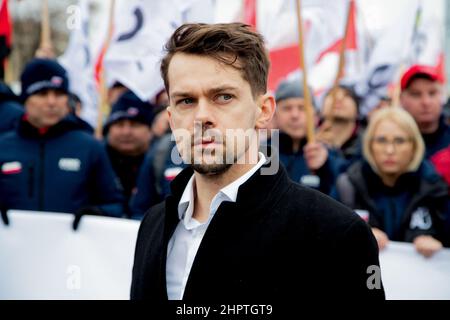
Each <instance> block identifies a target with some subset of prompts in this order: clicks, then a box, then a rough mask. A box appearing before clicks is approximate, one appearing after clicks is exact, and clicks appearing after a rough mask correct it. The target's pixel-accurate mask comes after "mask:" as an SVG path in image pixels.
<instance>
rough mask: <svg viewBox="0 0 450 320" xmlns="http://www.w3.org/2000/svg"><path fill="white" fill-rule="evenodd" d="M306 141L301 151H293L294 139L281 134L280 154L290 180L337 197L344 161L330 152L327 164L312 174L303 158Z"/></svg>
mask: <svg viewBox="0 0 450 320" xmlns="http://www.w3.org/2000/svg"><path fill="white" fill-rule="evenodd" d="M305 145H306V141H303V143H302V144H301V146H300V148H299V151H298V152H294V151H293V150H292V139H291V138H290V137H289V136H288V135H287V134H285V133H282V132H280V141H279V152H280V161H281V163H282V164H283V165H284V167H285V168H286V171H287V173H288V176H289V178H291V179H292V180H293V181H294V182H297V183H300V184H302V185H305V186H308V187H312V188H313V189H316V190H319V191H321V192H323V193H325V194H328V195H331V196H335V195H336V194H335V193H336V191H335V190H336V188H335V183H336V178H337V176H338V174H339V168H340V167H341V166H342V163H343V160H342V159H340V158H339V157H337V155H336V154H335V153H333V151H331V150H328V159H327V161H326V162H325V164H324V165H323V166H322V167H321V168H319V170H317V171H316V172H314V173H313V172H311V170H310V169H309V168H308V166H307V164H306V161H305V158H304V157H303V147H304V146H305Z"/></svg>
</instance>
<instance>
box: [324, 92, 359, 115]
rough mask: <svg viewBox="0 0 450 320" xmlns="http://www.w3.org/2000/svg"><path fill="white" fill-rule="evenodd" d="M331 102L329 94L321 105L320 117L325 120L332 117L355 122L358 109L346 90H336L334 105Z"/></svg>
mask: <svg viewBox="0 0 450 320" xmlns="http://www.w3.org/2000/svg"><path fill="white" fill-rule="evenodd" d="M332 100H333V98H332V94H329V95H328V96H327V97H326V98H325V101H324V103H323V109H322V115H323V116H324V117H325V118H327V117H329V116H330V115H332V116H333V117H335V118H340V119H346V120H356V118H357V117H358V107H357V105H356V102H355V101H354V100H353V98H352V97H351V96H350V95H349V94H348V93H347V91H346V90H344V89H342V88H337V90H336V96H335V101H334V105H333V104H332V102H333V101H332Z"/></svg>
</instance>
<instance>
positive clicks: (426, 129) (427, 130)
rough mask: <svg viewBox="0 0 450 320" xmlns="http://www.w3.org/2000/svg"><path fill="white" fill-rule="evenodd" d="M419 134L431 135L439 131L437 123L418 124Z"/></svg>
mask: <svg viewBox="0 0 450 320" xmlns="http://www.w3.org/2000/svg"><path fill="white" fill-rule="evenodd" d="M419 128H420V132H421V133H422V134H432V133H435V132H436V131H437V130H438V129H439V121H437V122H427V123H419Z"/></svg>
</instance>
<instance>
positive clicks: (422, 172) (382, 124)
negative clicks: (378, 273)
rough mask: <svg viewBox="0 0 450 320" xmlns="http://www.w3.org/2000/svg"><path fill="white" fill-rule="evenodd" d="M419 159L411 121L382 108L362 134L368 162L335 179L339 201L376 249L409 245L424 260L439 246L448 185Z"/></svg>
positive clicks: (419, 141) (404, 114) (396, 110)
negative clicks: (368, 231)
mask: <svg viewBox="0 0 450 320" xmlns="http://www.w3.org/2000/svg"><path fill="white" fill-rule="evenodd" d="M423 154H424V143H423V140H422V138H421V136H420V132H419V130H418V128H417V126H416V124H415V122H414V119H413V118H412V117H411V116H410V115H409V114H408V113H407V112H405V111H404V110H403V109H400V108H389V109H384V110H381V111H377V112H376V113H375V114H374V115H373V118H372V119H371V120H370V123H369V127H368V129H367V133H366V136H365V139H364V157H365V159H366V161H367V162H366V161H361V162H357V163H355V164H354V165H352V166H351V167H350V168H349V169H348V171H347V172H346V173H345V174H343V175H342V176H340V177H339V178H338V182H337V188H338V194H339V195H340V199H341V201H342V202H343V203H344V204H346V205H348V206H349V207H351V208H352V209H354V210H357V211H358V213H359V214H360V215H361V216H363V217H364V218H366V219H367V220H368V222H369V224H370V225H371V227H372V230H373V231H374V234H375V236H376V238H377V240H378V243H379V246H380V248H381V249H383V248H384V247H385V246H386V245H387V243H388V240H394V241H406V242H414V245H415V246H416V249H417V250H418V251H419V252H420V253H421V254H423V255H425V256H430V255H432V254H433V253H434V252H436V251H438V250H439V249H440V248H441V247H442V241H443V217H444V213H445V210H446V203H447V199H448V198H447V197H448V194H447V186H446V184H445V182H444V181H443V180H442V178H441V177H440V176H439V175H438V174H437V173H436V172H435V170H434V168H433V167H432V166H431V164H430V163H428V162H423Z"/></svg>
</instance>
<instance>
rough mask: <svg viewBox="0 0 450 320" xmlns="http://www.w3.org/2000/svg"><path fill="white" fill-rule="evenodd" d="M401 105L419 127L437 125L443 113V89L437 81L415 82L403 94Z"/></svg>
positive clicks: (420, 80) (417, 80)
mask: <svg viewBox="0 0 450 320" xmlns="http://www.w3.org/2000/svg"><path fill="white" fill-rule="evenodd" d="M401 104H402V106H403V108H405V110H407V111H408V112H409V113H410V114H411V115H412V116H413V117H414V119H415V120H416V122H417V124H418V125H419V127H421V128H422V127H424V126H430V125H433V124H434V125H437V124H438V122H439V117H440V115H441V112H442V87H441V85H440V84H439V82H437V81H431V80H428V79H416V80H413V81H412V83H411V84H410V85H409V87H408V88H407V89H405V91H403V92H402V94H401Z"/></svg>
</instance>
